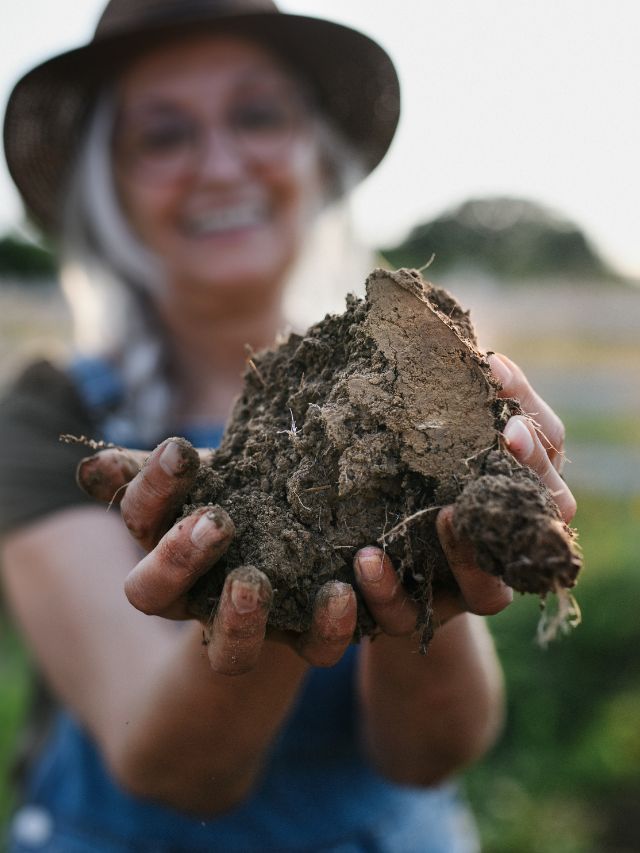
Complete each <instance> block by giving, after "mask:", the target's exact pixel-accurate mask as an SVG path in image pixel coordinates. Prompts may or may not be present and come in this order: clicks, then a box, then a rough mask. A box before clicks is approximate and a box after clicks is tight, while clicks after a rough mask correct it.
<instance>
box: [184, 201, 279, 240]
mask: <svg viewBox="0 0 640 853" xmlns="http://www.w3.org/2000/svg"><path fill="white" fill-rule="evenodd" d="M265 218H266V211H265V209H264V206H263V205H257V204H241V205H237V206H236V207H227V208H224V209H222V210H209V211H206V212H205V213H200V214H198V215H197V216H191V217H190V218H189V220H188V221H187V226H188V229H189V231H191V232H192V233H194V234H196V235H202V234H220V233H223V232H225V231H233V230H235V229H237V228H249V227H251V226H253V225H260V224H261V223H262V222H264V220H265Z"/></svg>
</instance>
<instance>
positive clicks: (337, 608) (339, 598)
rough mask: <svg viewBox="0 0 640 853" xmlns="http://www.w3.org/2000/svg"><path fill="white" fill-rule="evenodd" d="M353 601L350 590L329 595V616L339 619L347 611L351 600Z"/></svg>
mask: <svg viewBox="0 0 640 853" xmlns="http://www.w3.org/2000/svg"><path fill="white" fill-rule="evenodd" d="M350 601H351V593H350V592H349V591H346V592H339V593H336V594H335V595H331V596H329V598H328V599H327V610H328V611H329V616H331V617H332V618H333V619H338V618H339V617H340V616H344V614H345V613H346V610H347V607H348V606H349V602H350Z"/></svg>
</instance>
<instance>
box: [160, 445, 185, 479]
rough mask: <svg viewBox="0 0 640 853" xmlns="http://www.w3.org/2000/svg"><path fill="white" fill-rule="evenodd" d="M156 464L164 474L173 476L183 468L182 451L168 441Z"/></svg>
mask: <svg viewBox="0 0 640 853" xmlns="http://www.w3.org/2000/svg"><path fill="white" fill-rule="evenodd" d="M158 462H159V463H160V467H161V468H162V470H163V471H164V472H165V473H167V474H170V475H171V476H174V475H175V474H177V473H178V472H179V471H180V470H181V468H182V466H183V458H182V449H181V448H180V447H179V446H178V445H177V444H176V442H175V441H170V442H169V443H168V444H167V446H166V447H165V449H164V450H163V451H162V453H161V454H160V458H159V459H158Z"/></svg>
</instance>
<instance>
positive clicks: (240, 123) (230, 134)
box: [115, 87, 308, 181]
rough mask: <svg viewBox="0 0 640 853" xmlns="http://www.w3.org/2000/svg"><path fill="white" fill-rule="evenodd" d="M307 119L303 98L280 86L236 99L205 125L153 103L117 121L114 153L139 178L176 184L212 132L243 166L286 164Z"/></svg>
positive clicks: (175, 109) (194, 163)
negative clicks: (137, 113)
mask: <svg viewBox="0 0 640 853" xmlns="http://www.w3.org/2000/svg"><path fill="white" fill-rule="evenodd" d="M307 115H308V109H307V105H306V104H305V101H304V99H303V98H302V97H301V96H299V95H298V93H297V91H294V90H292V89H289V88H284V87H276V88H272V89H271V88H270V89H267V90H264V91H258V92H253V93H251V94H249V95H243V96H241V97H237V98H235V99H234V101H233V103H231V104H230V105H229V107H228V109H227V110H226V112H225V114H224V116H223V117H222V119H221V120H219V121H210V122H207V123H204V122H202V121H201V120H200V119H199V118H198V117H196V116H195V115H192V114H190V113H189V112H187V111H186V110H184V109H183V108H182V107H178V106H175V105H171V104H158V105H155V106H154V107H153V108H152V109H150V110H149V112H148V113H146V114H143V115H137V116H135V115H134V116H122V117H121V118H120V119H119V121H118V122H117V123H116V133H115V151H116V155H117V156H118V157H119V158H121V162H123V163H124V164H126V165H127V167H129V168H130V169H131V170H132V171H133V173H135V174H136V175H138V176H140V177H142V178H148V179H151V180H162V181H172V180H177V179H179V178H182V177H184V176H185V175H187V174H191V173H193V172H194V171H195V170H196V169H197V168H198V166H199V165H200V164H201V163H202V160H203V158H204V155H205V153H206V150H207V145H208V144H209V143H210V140H211V133H212V131H214V130H215V132H216V136H217V138H218V139H220V137H223V138H224V141H225V143H226V144H227V145H228V146H229V149H230V150H233V151H235V152H236V153H237V155H238V156H239V157H242V158H243V159H244V160H245V161H247V162H251V163H255V164H265V165H268V164H273V163H278V162H281V161H283V160H284V159H286V157H287V156H288V154H289V153H290V150H291V146H292V144H293V142H294V140H295V139H296V136H297V135H298V134H299V133H300V131H301V129H302V127H303V126H304V123H305V120H306V118H307Z"/></svg>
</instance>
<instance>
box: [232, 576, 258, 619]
mask: <svg viewBox="0 0 640 853" xmlns="http://www.w3.org/2000/svg"><path fill="white" fill-rule="evenodd" d="M231 603H232V604H233V606H234V607H235V609H236V612H237V613H251V612H252V611H253V610H255V609H256V607H257V606H258V588H257V587H256V586H255V585H254V584H251V583H244V582H243V581H239V580H235V581H233V583H232V584H231Z"/></svg>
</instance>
